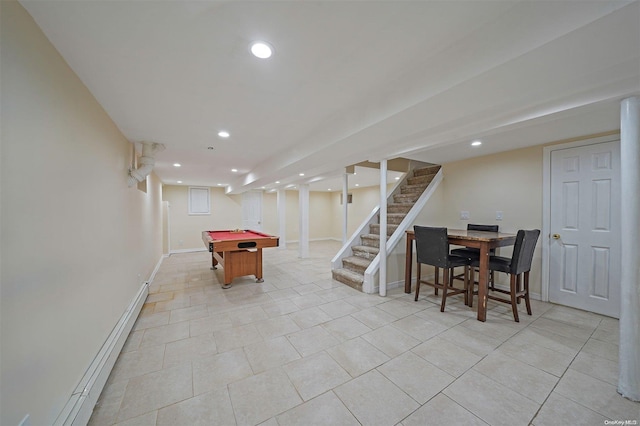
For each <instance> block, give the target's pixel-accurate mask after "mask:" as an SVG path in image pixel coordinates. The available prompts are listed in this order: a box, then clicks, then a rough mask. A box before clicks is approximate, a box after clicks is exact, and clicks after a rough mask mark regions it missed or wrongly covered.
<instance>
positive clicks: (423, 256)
mask: <svg viewBox="0 0 640 426" xmlns="http://www.w3.org/2000/svg"><path fill="white" fill-rule="evenodd" d="M413 230H414V232H415V239H416V258H417V261H418V268H417V273H416V275H417V280H416V297H415V300H416V301H417V300H418V295H419V294H420V284H427V285H430V286H432V287H434V288H435V289H436V290H438V289H440V290H442V303H441V304H440V312H444V306H445V304H446V302H447V297H448V296H453V295H455V294H464V303H465V304H466V303H467V297H468V285H467V284H468V283H467V280H466V279H465V280H464V288H463V289H457V288H455V287H453V286H452V283H453V268H456V267H458V266H468V265H469V263H470V259H469V258H466V257H459V256H452V255H450V254H449V239H448V237H447V228H432V227H426V226H414V227H413ZM422 264H425V265H431V266H435V267H436V275H435V279H434V282H428V281H424V280H422V279H421V265H422ZM438 268H442V269H444V271H443V282H442V284H440V283H439V282H438V278H439V277H438V275H439V273H438ZM436 294H437V293H436Z"/></svg>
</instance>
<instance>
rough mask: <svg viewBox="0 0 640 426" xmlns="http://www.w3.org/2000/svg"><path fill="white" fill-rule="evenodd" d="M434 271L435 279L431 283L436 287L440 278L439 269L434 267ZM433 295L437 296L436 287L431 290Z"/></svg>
mask: <svg viewBox="0 0 640 426" xmlns="http://www.w3.org/2000/svg"><path fill="white" fill-rule="evenodd" d="M434 270H435V278H434V279H433V282H434V283H435V285H436V286H437V285H438V281H439V278H440V268H438V267H437V266H436V267H435V269H434ZM433 294H435V295H436V296H437V295H438V287H434V288H433Z"/></svg>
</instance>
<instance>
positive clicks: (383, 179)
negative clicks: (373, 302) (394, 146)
mask: <svg viewBox="0 0 640 426" xmlns="http://www.w3.org/2000/svg"><path fill="white" fill-rule="evenodd" d="M379 255H380V268H379V272H380V274H379V275H380V286H379V287H380V296H383V297H384V296H386V295H387V160H382V161H380V251H379Z"/></svg>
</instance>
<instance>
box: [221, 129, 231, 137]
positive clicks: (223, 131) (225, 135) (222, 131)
mask: <svg viewBox="0 0 640 426" xmlns="http://www.w3.org/2000/svg"><path fill="white" fill-rule="evenodd" d="M218 136H220V137H221V138H228V137H229V136H230V135H229V132H227V131H226V130H220V131H219V132H218Z"/></svg>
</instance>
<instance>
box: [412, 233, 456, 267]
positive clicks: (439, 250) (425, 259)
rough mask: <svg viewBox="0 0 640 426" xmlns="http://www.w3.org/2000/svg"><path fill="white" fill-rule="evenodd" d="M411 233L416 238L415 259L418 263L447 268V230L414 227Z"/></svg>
mask: <svg viewBox="0 0 640 426" xmlns="http://www.w3.org/2000/svg"><path fill="white" fill-rule="evenodd" d="M413 231H414V232H415V238H416V259H417V260H418V263H424V264H425V265H432V266H437V267H439V268H447V267H448V260H449V238H448V237H447V228H433V227H429V226H417V225H415V226H414V227H413Z"/></svg>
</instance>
